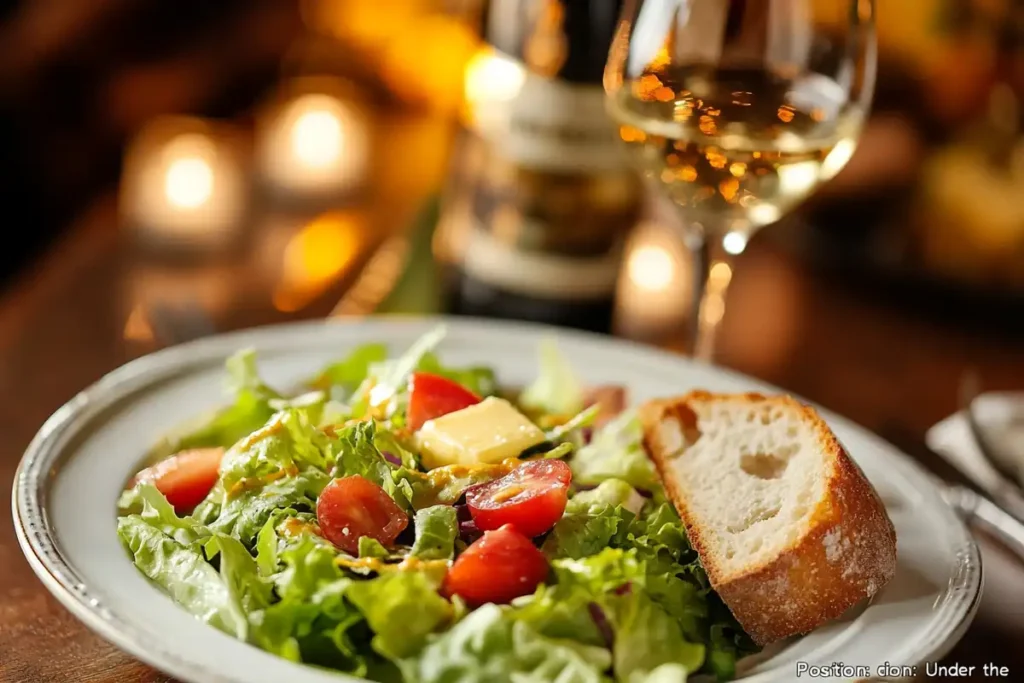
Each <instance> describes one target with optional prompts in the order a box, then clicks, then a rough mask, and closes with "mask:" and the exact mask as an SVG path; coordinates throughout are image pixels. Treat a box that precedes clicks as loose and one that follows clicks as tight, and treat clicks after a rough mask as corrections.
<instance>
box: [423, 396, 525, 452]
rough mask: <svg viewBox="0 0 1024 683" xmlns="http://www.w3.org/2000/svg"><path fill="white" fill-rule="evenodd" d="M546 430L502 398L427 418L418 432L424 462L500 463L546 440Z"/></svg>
mask: <svg viewBox="0 0 1024 683" xmlns="http://www.w3.org/2000/svg"><path fill="white" fill-rule="evenodd" d="M544 438H545V437H544V432H542V431H541V430H540V428H539V427H538V426H537V425H535V424H533V423H532V422H530V420H529V418H527V417H526V416H525V415H523V414H522V413H520V412H519V411H518V410H516V409H515V407H514V406H513V405H512V404H511V403H509V402H508V401H506V400H505V399H503V398H495V397H493V396H492V397H489V398H486V399H484V400H483V401H481V402H480V403H477V404H476V405H472V406H469V407H468V408H463V409H462V410H456V411H455V412H454V413H448V414H447V415H443V416H441V417H439V418H436V419H434V420H429V421H427V422H426V423H425V424H424V425H423V427H421V428H420V430H419V432H417V434H416V440H417V445H418V446H419V449H420V455H421V457H422V460H423V465H424V467H426V468H427V469H433V468H435V467H442V466H444V465H477V464H490V463H499V462H501V461H502V460H505V459H506V458H515V457H518V456H519V454H520V453H522V452H523V451H524V450H526V449H527V448H530V447H531V446H536V445H537V444H539V443H542V442H543V441H544Z"/></svg>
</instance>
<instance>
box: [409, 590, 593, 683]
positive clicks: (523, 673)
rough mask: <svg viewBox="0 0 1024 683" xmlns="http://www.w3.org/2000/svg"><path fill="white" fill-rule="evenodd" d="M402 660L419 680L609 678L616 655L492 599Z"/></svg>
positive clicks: (565, 681)
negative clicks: (552, 632)
mask: <svg viewBox="0 0 1024 683" xmlns="http://www.w3.org/2000/svg"><path fill="white" fill-rule="evenodd" d="M398 664H399V668H400V669H401V670H402V674H403V675H404V677H405V680H407V681H417V683H450V682H451V681H459V683H501V682H505V681H508V682H509V683H513V682H516V683H519V682H523V683H525V682H526V681H559V683H606V682H607V681H608V680H609V679H608V678H607V677H606V676H605V675H604V673H603V672H604V671H605V670H607V669H608V667H609V666H610V664H611V656H610V654H609V652H608V651H607V650H606V649H605V648H603V647H595V646H592V645H585V644H582V643H579V642H576V641H574V640H562V639H556V638H550V637H547V636H544V635H541V634H540V633H538V632H537V631H536V630H534V629H533V628H531V626H530V625H529V624H528V623H527V622H525V621H522V620H517V619H512V618H509V617H507V616H506V615H505V613H503V611H502V608H500V607H498V606H497V605H492V604H487V605H484V606H483V607H480V608H479V609H477V610H476V611H474V612H471V613H470V614H469V615H467V616H466V617H465V618H464V619H463V620H462V621H460V622H459V623H457V624H456V625H455V626H453V627H452V628H451V629H449V630H448V631H445V632H444V633H441V634H438V635H436V636H433V637H431V638H429V639H428V643H427V645H426V647H424V648H423V649H422V650H421V651H420V652H419V653H418V654H417V655H415V656H412V657H408V658H405V659H402V660H400V661H399V663H398Z"/></svg>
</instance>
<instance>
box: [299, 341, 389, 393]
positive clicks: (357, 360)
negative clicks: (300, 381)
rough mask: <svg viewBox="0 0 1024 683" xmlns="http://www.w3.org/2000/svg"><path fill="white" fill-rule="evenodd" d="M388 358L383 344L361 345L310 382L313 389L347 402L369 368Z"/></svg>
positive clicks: (366, 375)
mask: <svg viewBox="0 0 1024 683" xmlns="http://www.w3.org/2000/svg"><path fill="white" fill-rule="evenodd" d="M387 358H388V347H387V346H385V345H384V344H363V345H361V346H357V347H356V348H355V349H353V350H352V351H351V352H350V353H349V354H348V355H347V356H346V357H345V358H343V359H341V360H339V361H336V362H334V363H331V364H330V365H328V366H327V367H325V368H324V369H323V370H321V371H320V374H319V375H317V376H316V378H315V379H314V380H313V381H312V382H310V386H312V387H313V388H315V389H321V390H324V391H329V392H330V395H331V398H332V399H333V400H336V401H347V400H348V399H349V397H350V396H351V395H352V394H353V393H355V391H356V389H358V388H359V386H360V385H361V384H362V383H363V382H364V381H365V380H366V378H367V377H368V376H369V375H370V368H372V367H373V366H374V365H375V364H378V363H383V362H384V361H386V360H387Z"/></svg>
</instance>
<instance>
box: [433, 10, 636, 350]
mask: <svg viewBox="0 0 1024 683" xmlns="http://www.w3.org/2000/svg"><path fill="white" fill-rule="evenodd" d="M621 4H622V3H621V0H492V1H491V2H489V3H488V5H487V8H486V12H485V15H484V17H485V20H484V34H485V37H486V41H487V45H486V46H485V48H483V49H482V50H481V52H480V53H479V54H477V55H476V57H475V58H474V59H473V60H472V62H471V63H470V65H469V66H468V68H467V73H466V95H467V102H468V107H467V125H466V129H465V130H464V132H463V134H462V136H461V139H460V141H459V144H458V147H457V150H456V153H455V156H454V161H453V169H452V172H451V175H450V177H449V184H448V188H447V190H446V192H445V196H444V200H443V205H442V215H441V222H440V225H439V232H438V244H439V249H438V250H439V256H440V257H441V258H442V260H443V261H447V262H448V263H450V264H451V267H450V268H449V274H448V275H449V277H448V282H447V288H446V291H447V299H448V308H449V310H450V311H451V312H453V313H456V314H466V315H476V316H484V317H496V318H509V319H518V320H531V321H536V322H545V323H553V324H558V325H564V326H569V327H576V328H583V329H589V330H595V331H603V332H607V331H610V329H611V321H612V314H613V310H614V298H615V288H616V283H617V281H618V277H619V270H620V266H621V262H622V250H623V245H624V243H625V238H626V236H627V234H628V232H629V230H630V228H631V227H632V226H633V224H634V223H635V222H636V219H637V217H638V215H639V211H640V205H641V189H640V187H641V186H640V182H639V179H638V177H637V176H636V175H635V173H634V172H633V171H632V170H631V168H630V167H629V166H628V163H627V160H626V158H625V156H624V153H623V150H622V149H621V148H620V146H619V143H618V140H617V135H616V128H615V126H614V124H613V123H612V122H611V120H610V119H609V118H608V116H607V114H606V113H605V103H604V91H603V89H602V86H601V78H602V74H603V72H604V64H605V60H606V59H607V55H608V48H609V46H610V44H611V40H612V36H613V33H614V31H615V27H616V24H617V22H618V15H619V10H620V6H621Z"/></svg>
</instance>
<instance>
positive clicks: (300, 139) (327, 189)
mask: <svg viewBox="0 0 1024 683" xmlns="http://www.w3.org/2000/svg"><path fill="white" fill-rule="evenodd" d="M310 87H315V86H310ZM295 90H297V92H296V94H293V95H290V96H285V97H282V98H279V101H278V102H277V103H276V104H275V105H273V106H271V107H269V108H268V110H267V111H266V113H265V114H264V115H263V116H262V117H261V121H260V125H259V130H258V132H257V145H258V148H257V162H258V164H259V169H260V174H261V176H262V178H263V180H264V182H265V183H266V184H267V185H268V186H269V187H270V189H271V190H272V191H274V193H275V194H278V195H285V196H289V197H295V198H299V199H315V198H325V197H334V196H337V195H341V194H344V193H346V192H347V191H349V190H351V189H352V188H353V187H355V186H358V185H359V184H360V183H361V182H362V180H363V176H364V175H365V172H366V163H367V153H368V149H367V147H368V142H367V132H368V131H367V124H366V120H365V119H364V117H363V114H362V111H361V110H360V108H359V107H358V106H357V105H355V104H354V103H352V102H350V101H347V100H345V99H343V97H342V96H341V95H339V94H337V93H336V92H330V90H332V89H331V88H323V89H322V91H319V92H317V91H305V92H303V91H302V89H301V88H296V89H295Z"/></svg>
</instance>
